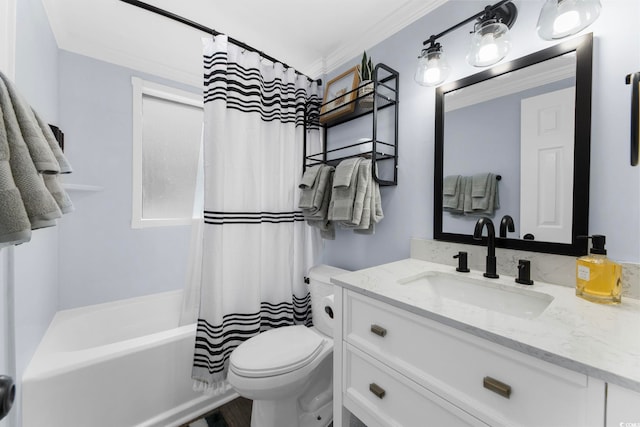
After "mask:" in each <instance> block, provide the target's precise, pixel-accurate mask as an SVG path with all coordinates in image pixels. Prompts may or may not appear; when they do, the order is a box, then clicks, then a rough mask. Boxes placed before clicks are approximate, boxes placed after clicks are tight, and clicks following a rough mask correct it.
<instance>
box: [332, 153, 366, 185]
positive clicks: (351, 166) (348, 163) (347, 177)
mask: <svg viewBox="0 0 640 427" xmlns="http://www.w3.org/2000/svg"><path fill="white" fill-rule="evenodd" d="M361 161H362V158H361V157H352V158H350V159H346V160H343V161H341V162H340V164H339V165H338V167H337V168H336V173H335V175H334V177H333V187H334V188H335V187H349V186H351V183H352V182H353V175H354V174H356V175H357V173H358V165H359V164H360V162H361Z"/></svg>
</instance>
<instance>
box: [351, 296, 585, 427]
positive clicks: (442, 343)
mask: <svg viewBox="0 0 640 427" xmlns="http://www.w3.org/2000/svg"><path fill="white" fill-rule="evenodd" d="M343 325H344V329H343V331H344V339H345V340H346V341H347V342H348V343H350V344H352V345H353V346H355V347H357V348H359V349H361V350H363V351H364V352H365V353H368V354H370V355H371V356H373V357H374V358H376V359H378V360H380V361H381V362H383V363H384V364H386V365H388V366H390V367H391V368H393V369H395V370H397V371H398V372H400V373H402V374H403V375H405V376H406V377H408V378H411V379H412V380H414V381H415V382H417V383H418V384H420V385H422V386H424V387H426V388H428V389H429V390H431V391H432V392H434V393H436V394H438V395H439V396H441V397H443V398H444V399H446V400H447V401H449V402H451V403H453V404H454V405H456V406H458V407H460V408H461V409H463V410H464V411H466V412H468V413H470V414H471V415H473V416H475V417H477V418H480V419H482V420H483V421H485V422H487V423H488V424H491V425H495V426H499V425H504V426H509V427H511V426H518V425H523V426H526V425H530V426H540V425H544V426H547V427H552V426H568V425H588V424H589V423H588V422H587V420H586V415H585V414H587V413H588V412H589V411H587V402H588V397H589V395H588V382H587V376H586V375H583V374H579V373H577V372H574V371H570V370H567V369H564V368H560V367H558V366H556V365H553V364H550V363H547V362H544V361H541V360H539V359H536V358H533V357H531V356H527V355H525V354H522V353H519V352H516V351H513V350H511V349H508V348H506V347H503V346H501V345H498V344H494V343H491V342H489V341H486V340H483V339H480V338H478V337H475V336H472V335H470V334H467V333H464V332H461V331H460V330H457V329H454V328H452V327H448V326H445V325H442V324H440V323H438V322H435V321H432V320H429V319H426V318H424V317H421V316H418V315H415V314H413V313H409V312H406V311H404V310H400V309H398V308H396V307H393V306H391V305H389V304H385V303H382V302H379V301H377V300H374V299H371V298H368V297H365V296H362V295H360V294H357V293H354V292H351V291H347V292H346V298H345V301H344V323H343ZM493 379H494V380H498V382H499V383H504V384H506V385H507V386H508V389H509V390H510V391H509V392H507V391H506V390H505V391H504V393H500V389H503V388H504V387H502V386H501V385H500V384H499V383H498V384H497V386H496V387H493V386H492V383H493V381H492V380H493ZM507 394H508V397H506V395H507Z"/></svg>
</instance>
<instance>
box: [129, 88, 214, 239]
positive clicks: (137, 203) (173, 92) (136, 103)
mask: <svg viewBox="0 0 640 427" xmlns="http://www.w3.org/2000/svg"><path fill="white" fill-rule="evenodd" d="M131 84H132V85H133V167H132V169H133V171H132V172H133V174H132V184H133V189H132V190H133V191H132V214H131V228H148V227H164V226H179V225H191V224H192V219H191V218H153V219H144V218H143V217H142V100H143V96H144V95H148V96H153V97H155V98H160V99H164V100H167V101H172V102H177V103H180V104H185V105H189V106H192V107H197V108H200V109H203V110H204V102H203V100H202V95H200V94H195V93H192V92H187V91H184V90H180V89H176V88H173V87H170V86H165V85H161V84H158V83H154V82H150V81H146V80H143V79H141V78H139V77H132V78H131ZM194 191H195V188H194Z"/></svg>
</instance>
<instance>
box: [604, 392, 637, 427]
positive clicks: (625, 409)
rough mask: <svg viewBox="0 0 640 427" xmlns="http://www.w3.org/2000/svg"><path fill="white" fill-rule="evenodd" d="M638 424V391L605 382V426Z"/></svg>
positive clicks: (626, 426)
mask: <svg viewBox="0 0 640 427" xmlns="http://www.w3.org/2000/svg"><path fill="white" fill-rule="evenodd" d="M632 426H633V427H636V426H640V393H638V392H636V391H633V390H629V389H627V388H623V387H620V386H617V385H615V384H607V427H632Z"/></svg>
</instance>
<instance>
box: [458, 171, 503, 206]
mask: <svg viewBox="0 0 640 427" xmlns="http://www.w3.org/2000/svg"><path fill="white" fill-rule="evenodd" d="M471 181H472V185H471V211H467V210H466V209H465V212H469V213H473V214H487V215H492V214H493V213H494V211H495V209H497V208H499V207H500V201H499V197H498V180H497V179H496V175H495V174H492V173H485V174H477V175H474V176H473V177H472V178H471Z"/></svg>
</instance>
